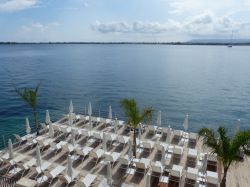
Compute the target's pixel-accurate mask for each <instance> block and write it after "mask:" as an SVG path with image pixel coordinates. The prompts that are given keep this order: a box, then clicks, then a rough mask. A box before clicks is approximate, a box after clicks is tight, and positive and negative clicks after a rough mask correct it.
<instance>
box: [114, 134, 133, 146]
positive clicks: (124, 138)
mask: <svg viewBox="0 0 250 187" xmlns="http://www.w3.org/2000/svg"><path fill="white" fill-rule="evenodd" d="M129 139H130V138H129V137H128V136H122V135H118V136H117V140H118V142H119V143H120V144H123V147H124V146H125V145H126V144H127V143H128V141H129Z"/></svg>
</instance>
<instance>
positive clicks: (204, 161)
mask: <svg viewBox="0 0 250 187" xmlns="http://www.w3.org/2000/svg"><path fill="white" fill-rule="evenodd" d="M201 171H202V173H203V174H205V173H206V171H207V154H205V155H204V159H203V164H202V169H201Z"/></svg>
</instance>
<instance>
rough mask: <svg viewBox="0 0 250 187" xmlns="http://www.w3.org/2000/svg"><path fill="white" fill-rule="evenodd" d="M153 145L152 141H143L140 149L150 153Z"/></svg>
mask: <svg viewBox="0 0 250 187" xmlns="http://www.w3.org/2000/svg"><path fill="white" fill-rule="evenodd" d="M154 145H155V143H154V142H153V141H143V142H142V147H143V149H148V150H149V151H150V152H151V151H152V149H153V148H154Z"/></svg>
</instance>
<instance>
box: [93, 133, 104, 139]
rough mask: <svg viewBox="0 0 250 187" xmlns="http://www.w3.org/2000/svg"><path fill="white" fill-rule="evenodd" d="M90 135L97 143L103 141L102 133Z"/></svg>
mask: <svg viewBox="0 0 250 187" xmlns="http://www.w3.org/2000/svg"><path fill="white" fill-rule="evenodd" d="M92 135H93V136H94V138H96V139H97V140H99V141H102V139H103V133H102V132H98V131H93V133H92Z"/></svg>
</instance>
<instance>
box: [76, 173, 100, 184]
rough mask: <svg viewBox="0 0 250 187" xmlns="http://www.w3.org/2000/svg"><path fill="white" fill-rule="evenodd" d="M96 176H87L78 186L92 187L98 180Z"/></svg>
mask: <svg viewBox="0 0 250 187" xmlns="http://www.w3.org/2000/svg"><path fill="white" fill-rule="evenodd" d="M96 177H97V176H96V175H93V174H90V173H89V174H87V175H86V176H85V177H84V178H83V179H82V180H79V181H78V186H80V187H90V186H91V185H92V183H93V182H94V181H95V179H96Z"/></svg>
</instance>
